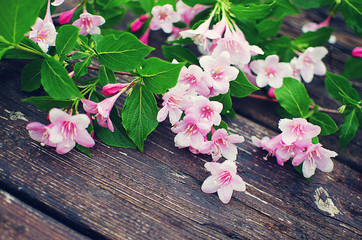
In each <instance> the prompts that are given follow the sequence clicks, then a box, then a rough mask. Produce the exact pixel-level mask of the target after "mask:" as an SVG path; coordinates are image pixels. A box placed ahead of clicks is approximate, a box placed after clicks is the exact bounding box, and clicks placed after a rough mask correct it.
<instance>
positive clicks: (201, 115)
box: [185, 96, 223, 128]
mask: <svg viewBox="0 0 362 240" xmlns="http://www.w3.org/2000/svg"><path fill="white" fill-rule="evenodd" d="M192 104H193V105H192V106H191V107H189V108H187V109H186V111H185V113H186V115H189V114H190V115H193V116H195V117H196V118H197V119H198V120H199V121H200V122H202V123H206V124H208V125H209V127H210V128H211V127H212V125H216V126H218V125H220V122H221V115H220V113H221V111H222V107H223V106H222V104H221V103H219V102H217V101H210V100H209V99H208V98H206V97H204V96H197V97H194V98H192Z"/></svg>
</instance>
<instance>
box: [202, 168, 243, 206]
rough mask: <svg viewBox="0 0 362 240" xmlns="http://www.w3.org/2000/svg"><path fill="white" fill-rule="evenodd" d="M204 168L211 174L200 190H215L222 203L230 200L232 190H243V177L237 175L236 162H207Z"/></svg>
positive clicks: (210, 191) (212, 191)
mask: <svg viewBox="0 0 362 240" xmlns="http://www.w3.org/2000/svg"><path fill="white" fill-rule="evenodd" d="M205 168H206V169H207V170H208V171H210V172H211V176H209V177H208V178H206V179H205V181H204V183H203V184H202V186H201V190H202V191H203V192H205V193H214V192H217V195H218V196H219V199H220V200H221V202H223V203H225V204H226V203H228V202H230V199H231V196H232V194H233V191H234V190H235V191H245V188H246V187H245V183H244V181H243V179H242V178H241V177H240V176H239V175H237V174H236V173H237V171H236V163H235V162H234V161H225V162H223V163H216V162H207V163H205Z"/></svg>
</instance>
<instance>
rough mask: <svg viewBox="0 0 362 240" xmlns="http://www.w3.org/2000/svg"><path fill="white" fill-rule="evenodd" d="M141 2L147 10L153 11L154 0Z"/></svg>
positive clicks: (141, 0)
mask: <svg viewBox="0 0 362 240" xmlns="http://www.w3.org/2000/svg"><path fill="white" fill-rule="evenodd" d="M139 2H140V5H141V7H142V8H143V10H144V11H145V12H151V10H152V8H153V6H154V3H155V1H154V0H139Z"/></svg>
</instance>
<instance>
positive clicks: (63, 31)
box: [55, 25, 80, 61]
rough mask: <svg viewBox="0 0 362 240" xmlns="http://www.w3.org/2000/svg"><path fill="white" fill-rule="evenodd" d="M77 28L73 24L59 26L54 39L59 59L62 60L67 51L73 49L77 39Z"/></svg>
mask: <svg viewBox="0 0 362 240" xmlns="http://www.w3.org/2000/svg"><path fill="white" fill-rule="evenodd" d="M79 30H80V29H79V28H78V27H76V26H73V25H64V26H61V27H60V28H59V30H58V34H57V38H56V40H55V48H56V49H57V53H58V55H59V61H63V60H64V59H65V57H66V55H67V54H68V53H70V51H72V50H73V48H74V46H75V44H76V42H77V39H78V33H79Z"/></svg>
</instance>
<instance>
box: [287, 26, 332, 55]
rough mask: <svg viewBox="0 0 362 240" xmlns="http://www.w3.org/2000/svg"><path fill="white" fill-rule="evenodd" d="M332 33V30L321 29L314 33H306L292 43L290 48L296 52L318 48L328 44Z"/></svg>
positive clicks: (327, 28)
mask: <svg viewBox="0 0 362 240" xmlns="http://www.w3.org/2000/svg"><path fill="white" fill-rule="evenodd" d="M332 32H333V29H332V28H329V27H323V28H320V29H318V30H317V31H315V32H306V33H303V34H302V35H300V36H299V37H298V38H297V39H295V40H294V41H293V42H292V46H293V47H294V48H296V49H297V50H304V49H307V48H308V47H318V46H322V45H325V44H327V43H328V40H329V38H330V36H331V34H332Z"/></svg>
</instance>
